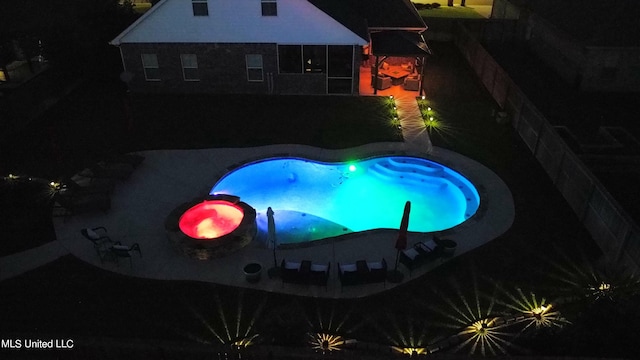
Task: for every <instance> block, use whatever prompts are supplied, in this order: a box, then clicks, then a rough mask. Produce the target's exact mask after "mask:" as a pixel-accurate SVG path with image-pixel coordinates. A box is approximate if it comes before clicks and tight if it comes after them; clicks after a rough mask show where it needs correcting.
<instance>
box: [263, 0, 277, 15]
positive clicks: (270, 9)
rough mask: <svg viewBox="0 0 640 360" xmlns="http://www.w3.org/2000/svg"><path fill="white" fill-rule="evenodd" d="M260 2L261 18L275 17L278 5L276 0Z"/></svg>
mask: <svg viewBox="0 0 640 360" xmlns="http://www.w3.org/2000/svg"><path fill="white" fill-rule="evenodd" d="M261 2H262V16H277V15H278V3H277V2H276V0H261Z"/></svg>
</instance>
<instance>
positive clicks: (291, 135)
mask: <svg viewBox="0 0 640 360" xmlns="http://www.w3.org/2000/svg"><path fill="white" fill-rule="evenodd" d="M131 102H132V107H133V109H134V111H133V122H134V127H135V131H134V132H133V137H134V138H135V139H145V140H144V141H142V142H141V141H139V140H137V141H136V142H135V143H134V144H132V150H134V148H137V149H136V150H139V149H160V148H164V149H166V148H183V147H189V148H209V147H246V146H259V145H267V144H306V145H313V146H317V147H323V148H333V149H339V148H347V147H352V146H357V145H362V144H365V143H369V142H382V141H400V140H401V136H399V134H398V133H397V132H395V131H394V128H393V126H392V125H391V118H390V115H389V113H388V111H387V110H386V109H387V107H386V105H385V103H384V99H382V98H379V97H346V96H345V97H329V96H284V95H283V96H268V95H248V96H235V95H217V96H211V95H189V96H175V95H135V96H133V97H132V100H131Z"/></svg>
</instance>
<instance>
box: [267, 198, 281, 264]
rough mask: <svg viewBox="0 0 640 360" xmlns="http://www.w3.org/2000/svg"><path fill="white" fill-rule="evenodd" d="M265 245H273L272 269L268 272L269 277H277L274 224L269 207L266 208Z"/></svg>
mask: <svg viewBox="0 0 640 360" xmlns="http://www.w3.org/2000/svg"><path fill="white" fill-rule="evenodd" d="M267 243H269V244H272V245H273V269H271V270H269V276H270V277H273V276H278V275H279V268H278V260H277V259H276V246H277V243H278V241H277V239H276V222H275V220H274V219H273V210H272V209H271V207H268V208H267Z"/></svg>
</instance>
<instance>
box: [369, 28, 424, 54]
mask: <svg viewBox="0 0 640 360" xmlns="http://www.w3.org/2000/svg"><path fill="white" fill-rule="evenodd" d="M371 53H372V54H373V55H376V56H416V55H430V54H431V49H429V47H428V46H427V43H426V42H425V41H424V38H423V37H422V35H421V34H418V33H415V32H410V31H380V32H374V33H371Z"/></svg>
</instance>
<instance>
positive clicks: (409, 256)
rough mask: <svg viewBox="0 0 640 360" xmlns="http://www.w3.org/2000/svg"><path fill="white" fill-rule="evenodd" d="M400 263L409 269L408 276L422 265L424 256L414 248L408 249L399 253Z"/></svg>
mask: <svg viewBox="0 0 640 360" xmlns="http://www.w3.org/2000/svg"><path fill="white" fill-rule="evenodd" d="M399 261H400V263H401V264H402V265H404V266H405V267H406V268H407V269H409V276H411V275H412V273H413V270H415V269H417V268H418V267H420V266H421V265H422V264H424V256H423V255H422V254H420V252H418V250H417V249H416V248H409V249H406V250H402V251H401V252H400V260H399Z"/></svg>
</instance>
